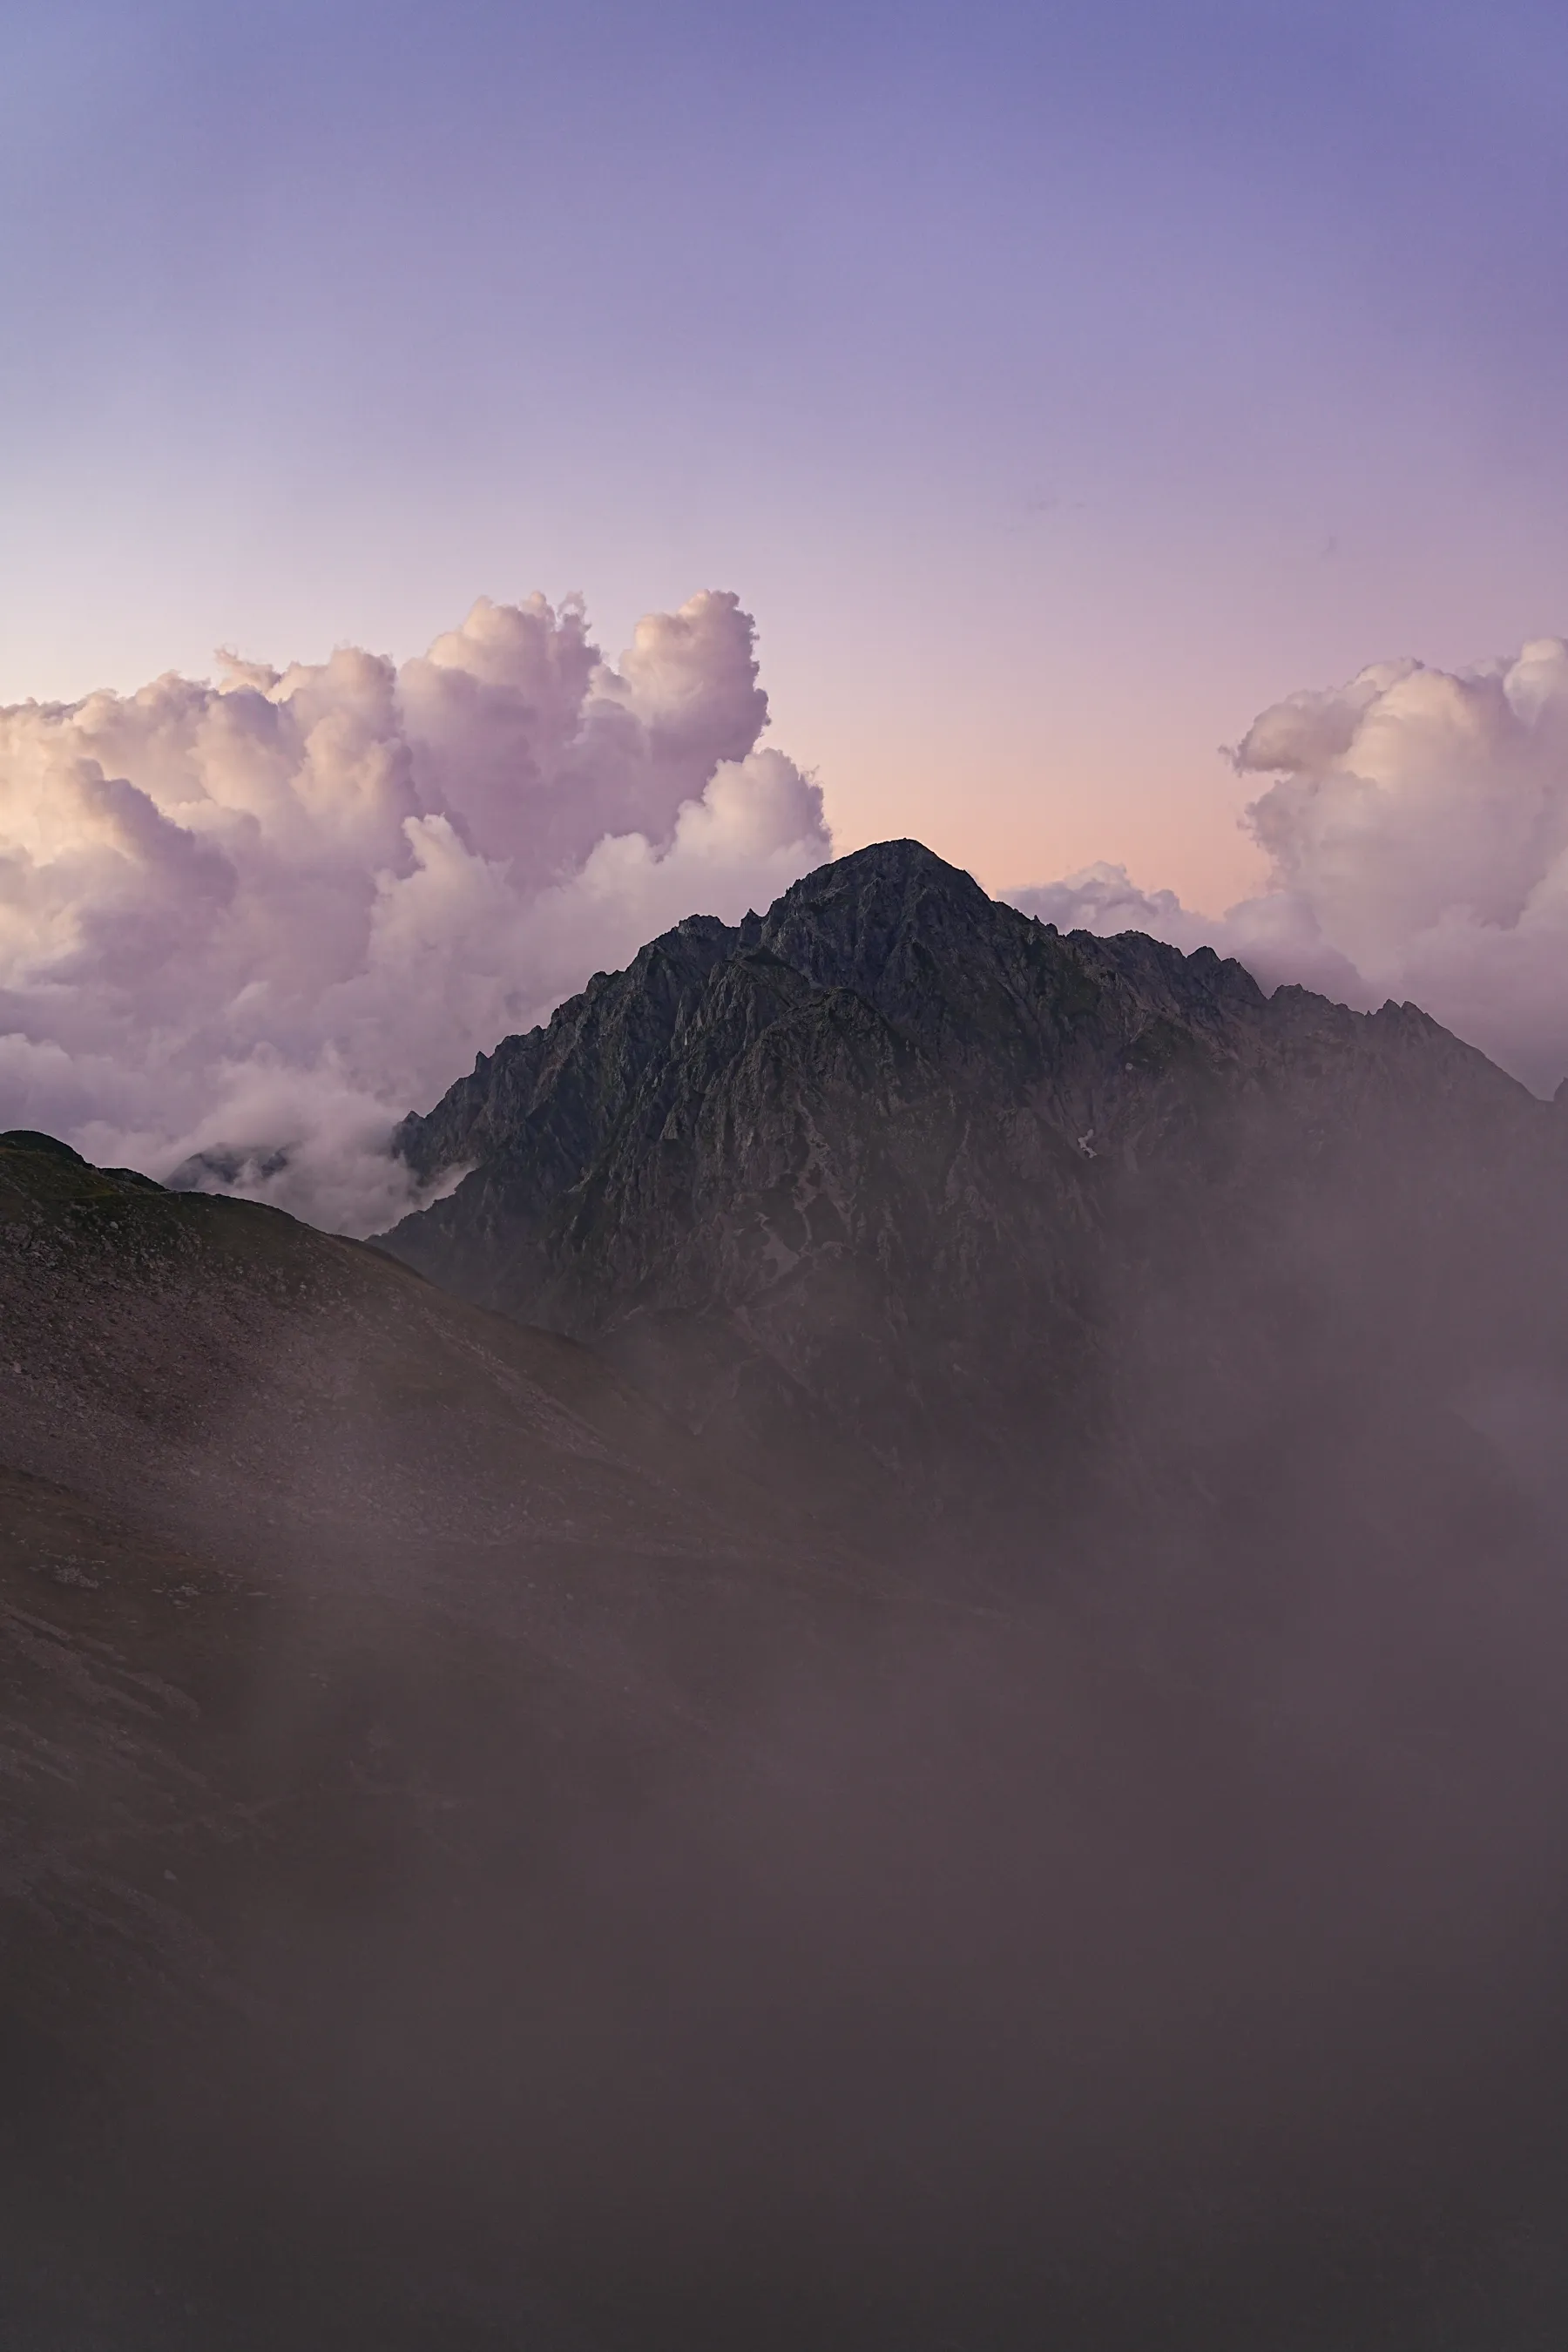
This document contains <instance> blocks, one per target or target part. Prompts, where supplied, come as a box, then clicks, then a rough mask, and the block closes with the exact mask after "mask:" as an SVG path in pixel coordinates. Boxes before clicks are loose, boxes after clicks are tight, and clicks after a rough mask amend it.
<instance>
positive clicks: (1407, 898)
mask: <svg viewBox="0 0 1568 2352" xmlns="http://www.w3.org/2000/svg"><path fill="white" fill-rule="evenodd" d="M1232 756H1233V758H1234V761H1235V764H1236V767H1237V772H1238V773H1240V774H1242V775H1244V776H1259V777H1263V776H1267V777H1271V778H1272V779H1273V781H1272V782H1270V783H1269V785H1268V789H1267V790H1266V791H1265V792H1263V793H1262V794H1261V795H1260V797H1259V798H1258V799H1257V800H1255V801H1254V802H1253V803H1251V805H1250V807H1249V808H1248V809H1247V814H1246V818H1245V822H1246V824H1247V826H1248V828H1249V829H1250V831H1251V832H1252V834H1253V835H1254V837H1255V839H1256V840H1257V841H1258V844H1259V845H1260V846H1261V847H1262V848H1263V849H1264V850H1265V851H1266V852H1267V854H1268V860H1269V866H1270V873H1269V879H1268V887H1267V888H1266V889H1265V890H1263V891H1261V892H1260V893H1259V894H1258V896H1257V897H1255V898H1247V899H1244V900H1243V901H1242V902H1241V903H1240V904H1239V905H1238V906H1235V907H1232V908H1229V910H1228V911H1227V912H1226V914H1224V915H1222V916H1218V917H1215V916H1209V915H1203V914H1198V913H1194V911H1192V910H1191V909H1189V908H1184V907H1183V906H1182V905H1181V904H1180V902H1179V900H1177V899H1176V898H1174V897H1173V894H1172V893H1171V892H1170V891H1168V890H1160V891H1155V892H1152V893H1145V892H1143V891H1142V890H1140V889H1139V888H1138V887H1136V885H1135V884H1134V883H1133V882H1132V881H1131V879H1130V877H1129V876H1128V875H1127V873H1126V871H1125V870H1124V869H1123V868H1122V867H1121V866H1090V867H1089V868H1087V869H1085V870H1084V871H1083V872H1081V873H1079V874H1074V875H1070V876H1068V877H1067V878H1066V879H1065V880H1063V881H1060V882H1057V883H1052V884H1048V885H1047V886H1046V887H1042V888H1033V889H1025V890H1019V891H1016V892H1013V893H1011V894H1010V895H1011V896H1012V898H1013V900H1014V903H1015V904H1016V905H1017V906H1020V907H1022V908H1024V909H1025V911H1026V912H1027V913H1029V914H1035V915H1038V916H1039V917H1040V918H1041V919H1043V920H1047V921H1051V922H1055V923H1056V924H1057V925H1058V928H1060V929H1073V928H1075V927H1081V928H1082V929H1087V930H1093V931H1098V932H1101V933H1107V932H1110V931H1115V930H1125V929H1139V930H1148V931H1152V933H1154V935H1155V936H1156V937H1158V938H1161V939H1166V940H1171V941H1172V942H1173V945H1175V946H1178V947H1182V948H1185V949H1188V950H1190V949H1192V948H1194V947H1196V946H1199V945H1202V944H1207V945H1210V946H1213V947H1215V948H1216V949H1218V950H1220V951H1221V952H1222V953H1224V954H1228V955H1236V956H1239V958H1240V959H1241V961H1243V962H1244V963H1245V964H1247V966H1248V968H1249V969H1250V970H1251V971H1253V972H1254V973H1255V974H1256V975H1257V977H1258V980H1259V981H1260V982H1262V983H1263V984H1264V985H1265V986H1266V987H1272V986H1274V985H1276V984H1277V983H1278V982H1281V981H1287V980H1289V981H1300V982H1304V983H1306V984H1307V985H1308V986H1310V987H1313V988H1319V989H1321V990H1322V991H1323V992H1325V993H1326V994H1329V995H1332V996H1336V997H1339V998H1341V999H1342V1000H1343V1001H1345V1002H1347V1003H1353V1004H1359V1005H1363V1006H1365V1005H1373V1004H1379V1003H1383V1002H1384V1000H1385V999H1386V998H1388V997H1390V996H1392V997H1394V998H1396V999H1398V1000H1400V1001H1401V1002H1404V1001H1405V1000H1406V999H1413V1000H1414V1001H1415V1002H1416V1003H1420V1004H1422V1005H1425V1007H1426V1010H1427V1011H1428V1012H1429V1013H1433V1014H1434V1015H1435V1016H1436V1019H1437V1020H1439V1021H1442V1022H1443V1023H1445V1024H1447V1026H1448V1027H1449V1028H1451V1029H1454V1030H1456V1031H1457V1032H1458V1034H1459V1035H1461V1036H1463V1037H1467V1038H1468V1039H1469V1040H1470V1041H1471V1042H1472V1043H1473V1044H1475V1045H1479V1046H1480V1047H1481V1048H1482V1049H1483V1050H1484V1051H1485V1052H1486V1053H1488V1054H1490V1055H1492V1056H1493V1057H1494V1059H1496V1060H1497V1061H1499V1062H1500V1063H1501V1064H1502V1065H1503V1066H1504V1067H1505V1068H1507V1069H1510V1070H1512V1071H1513V1072H1514V1073H1515V1074H1516V1075H1517V1076H1520V1077H1521V1078H1522V1079H1523V1080H1524V1081H1525V1083H1526V1084H1527V1085H1530V1086H1532V1087H1535V1088H1536V1089H1537V1090H1538V1091H1540V1092H1542V1093H1549V1092H1551V1091H1552V1089H1553V1088H1554V1087H1556V1085H1557V1084H1558V1082H1559V1080H1560V1079H1561V1078H1562V1077H1563V1075H1564V1073H1568V644H1564V642H1563V640H1562V639H1561V638H1558V637H1545V638H1541V639H1538V640H1537V641H1536V642H1535V643H1533V644H1531V645H1527V646H1525V647H1524V648H1523V650H1522V652H1521V653H1520V654H1518V655H1516V656H1512V657H1510V658H1507V659H1501V660H1497V661H1492V662H1488V663H1485V664H1482V665H1480V666H1479V667H1476V668H1475V669H1472V670H1467V671H1464V672H1461V673H1458V674H1453V673H1449V672H1447V671H1444V670H1437V669H1428V668H1425V667H1423V666H1422V665H1421V664H1420V663H1419V662H1415V661H1400V662H1389V663H1384V664H1380V665H1379V666H1377V667H1374V668H1371V669H1365V670H1363V671H1362V673H1361V675H1360V676H1359V677H1355V678H1352V681H1351V683H1350V684H1349V685H1348V686H1345V687H1342V688H1337V689H1335V690H1333V691H1331V692H1326V693H1317V692H1308V693H1301V694H1294V695H1291V696H1289V698H1287V699H1286V700H1285V701H1283V702H1279V703H1276V704H1275V705H1274V706H1273V707H1272V709H1268V710H1265V711H1264V712H1263V713H1262V714H1261V715H1260V716H1259V717H1258V719H1255V720H1254V721H1253V724H1252V726H1251V727H1250V728H1249V729H1248V730H1247V734H1246V735H1245V736H1244V738H1243V739H1242V741H1241V743H1240V745H1239V746H1238V747H1237V751H1235V753H1234V754H1233V755H1232Z"/></svg>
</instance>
